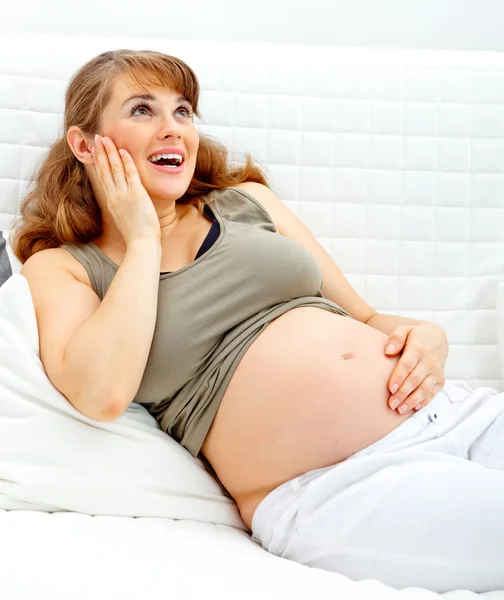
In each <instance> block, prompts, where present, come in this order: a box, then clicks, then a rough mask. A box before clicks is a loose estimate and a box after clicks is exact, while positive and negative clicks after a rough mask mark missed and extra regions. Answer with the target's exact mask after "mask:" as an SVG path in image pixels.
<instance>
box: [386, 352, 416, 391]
mask: <svg viewBox="0 0 504 600" xmlns="http://www.w3.org/2000/svg"><path fill="white" fill-rule="evenodd" d="M419 360H420V357H419V356H418V354H417V353H416V352H415V351H414V350H413V349H412V348H408V347H407V346H406V349H405V350H404V352H403V354H402V356H401V358H400V359H399V362H398V363H397V365H396V367H395V369H394V370H393V372H392V375H391V376H390V379H389V389H390V391H391V392H392V394H394V397H398V398H399V399H400V400H403V398H404V396H401V395H400V394H399V391H400V389H401V388H402V386H403V385H404V382H405V381H406V378H407V377H408V376H409V374H410V373H412V372H413V370H414V369H415V367H416V366H417V364H418V361H419Z"/></svg>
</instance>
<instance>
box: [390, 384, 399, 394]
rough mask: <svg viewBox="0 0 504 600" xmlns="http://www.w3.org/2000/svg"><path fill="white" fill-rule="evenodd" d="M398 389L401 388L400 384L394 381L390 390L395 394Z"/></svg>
mask: <svg viewBox="0 0 504 600" xmlns="http://www.w3.org/2000/svg"><path fill="white" fill-rule="evenodd" d="M398 389H399V386H398V385H397V383H394V385H393V386H392V387H391V388H390V390H391V392H392V393H393V394H395V393H396V392H397V390H398Z"/></svg>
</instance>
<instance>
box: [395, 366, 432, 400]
mask: <svg viewBox="0 0 504 600" xmlns="http://www.w3.org/2000/svg"><path fill="white" fill-rule="evenodd" d="M406 360H407V363H406V364H407V366H408V367H411V366H412V365H413V361H414V359H412V358H410V359H406ZM428 374H429V372H428V370H427V368H426V367H425V365H424V364H422V361H421V360H419V359H417V362H416V364H415V365H414V366H413V368H412V369H411V371H409V372H408V374H407V375H406V377H405V379H404V381H403V383H402V385H401V387H400V388H399V389H398V390H397V391H396V392H395V393H394V394H393V395H392V396H391V397H390V398H389V405H390V408H397V407H398V406H399V405H400V404H402V403H403V402H404V400H406V398H407V397H408V396H409V395H410V394H411V392H412V391H413V390H415V389H416V388H417V387H418V386H419V385H420V384H421V383H422V381H423V380H424V379H425V377H426V376H427V375H428Z"/></svg>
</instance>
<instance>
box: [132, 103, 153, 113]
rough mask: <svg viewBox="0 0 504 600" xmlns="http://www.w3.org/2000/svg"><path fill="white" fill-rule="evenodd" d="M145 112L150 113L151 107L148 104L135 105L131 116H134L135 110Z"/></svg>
mask: <svg viewBox="0 0 504 600" xmlns="http://www.w3.org/2000/svg"><path fill="white" fill-rule="evenodd" d="M141 109H143V110H147V111H149V112H150V111H151V107H150V106H149V105H148V104H137V105H136V106H134V107H133V108H132V109H131V114H134V113H135V112H136V111H137V110H141Z"/></svg>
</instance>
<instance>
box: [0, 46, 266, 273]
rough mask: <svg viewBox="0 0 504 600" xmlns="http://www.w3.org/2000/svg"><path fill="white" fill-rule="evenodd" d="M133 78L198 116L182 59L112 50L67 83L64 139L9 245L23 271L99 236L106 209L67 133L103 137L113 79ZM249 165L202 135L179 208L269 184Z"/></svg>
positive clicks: (23, 206) (35, 181)
mask: <svg viewBox="0 0 504 600" xmlns="http://www.w3.org/2000/svg"><path fill="white" fill-rule="evenodd" d="M120 75H123V76H129V77H130V78H131V79H132V80H133V81H135V82H136V83H138V84H139V85H141V86H144V87H148V86H154V87H169V88H170V89H173V90H174V91H176V92H178V93H180V94H182V95H183V96H185V97H186V98H187V100H189V102H190V103H191V106H192V108H193V111H194V114H195V115H196V116H198V117H199V116H200V114H199V110H198V99H199V92H200V87H199V82H198V79H197V77H196V75H195V73H194V72H193V70H192V69H191V68H190V67H189V66H188V65H187V64H186V63H184V62H183V61H182V60H180V59H179V58H176V57H174V56H169V55H167V54H163V53H161V52H156V51H154V50H113V51H108V52H103V53H102V54H99V55H98V56H96V57H94V58H93V59H91V60H90V61H89V62H87V63H86V64H85V65H84V66H82V67H81V68H80V69H79V70H78V71H77V72H76V73H75V74H74V76H73V77H72V79H71V80H70V82H69V84H68V87H67V89H66V93H65V112H64V120H63V132H62V134H61V136H60V137H58V139H57V140H56V141H55V142H54V143H53V144H52V145H51V146H50V147H49V150H48V152H47V155H46V156H45V158H44V159H43V161H42V163H41V166H40V167H39V168H38V170H37V172H36V174H35V175H34V176H33V177H32V179H31V182H30V187H31V190H30V191H28V192H27V194H26V195H25V197H24V198H23V199H22V201H21V203H20V210H19V214H18V217H17V218H16V219H15V221H14V224H13V227H12V230H11V232H10V236H9V241H10V244H11V247H12V250H13V252H14V254H15V255H16V256H17V258H18V259H19V260H20V261H21V263H23V264H24V262H25V261H26V260H28V258H29V257H30V256H31V255H32V254H35V253H36V252H39V251H40V250H45V249H47V248H58V247H59V246H61V245H62V244H75V243H87V242H89V241H91V240H93V239H94V238H96V237H98V236H100V235H101V233H102V216H101V210H100V207H99V206H98V203H97V201H96V199H95V195H94V192H93V188H92V186H91V182H90V180H89V178H88V176H87V172H86V169H85V168H84V165H83V164H82V163H81V162H80V161H79V160H78V159H77V158H76V156H75V155H74V153H73V152H72V150H71V148H70V146H69V144H68V141H67V139H66V134H67V131H68V129H69V127H71V126H77V127H79V128H80V129H81V131H82V132H83V133H84V134H88V135H90V136H93V135H94V134H95V133H97V132H99V131H100V130H101V128H100V120H101V115H102V112H103V109H104V108H105V107H106V105H107V103H108V102H109V101H110V99H111V96H112V89H113V85H114V82H115V79H116V78H117V77H118V76H120ZM245 159H246V160H245V163H244V164H241V165H239V166H232V164H231V162H230V160H229V153H228V150H227V148H226V147H225V146H224V145H223V144H222V143H220V142H219V141H217V140H215V139H213V138H212V137H210V136H208V135H200V142H199V148H198V154H197V157H196V168H195V171H194V175H193V178H192V180H191V183H190V184H189V187H188V189H187V191H186V193H185V194H184V196H183V197H182V198H180V199H179V200H177V202H179V203H181V204H195V205H196V206H197V208H198V211H199V213H200V214H201V213H202V212H203V207H204V204H205V203H204V201H203V200H201V199H200V196H203V195H205V194H207V193H208V192H210V191H211V190H213V189H223V188H226V187H229V186H233V185H236V184H238V183H242V182H245V181H255V182H258V183H262V184H263V185H268V183H267V181H266V178H265V176H264V174H263V172H262V171H261V169H260V168H259V167H258V166H256V164H255V163H254V161H253V159H252V157H251V156H250V154H248V153H247V154H245Z"/></svg>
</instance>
